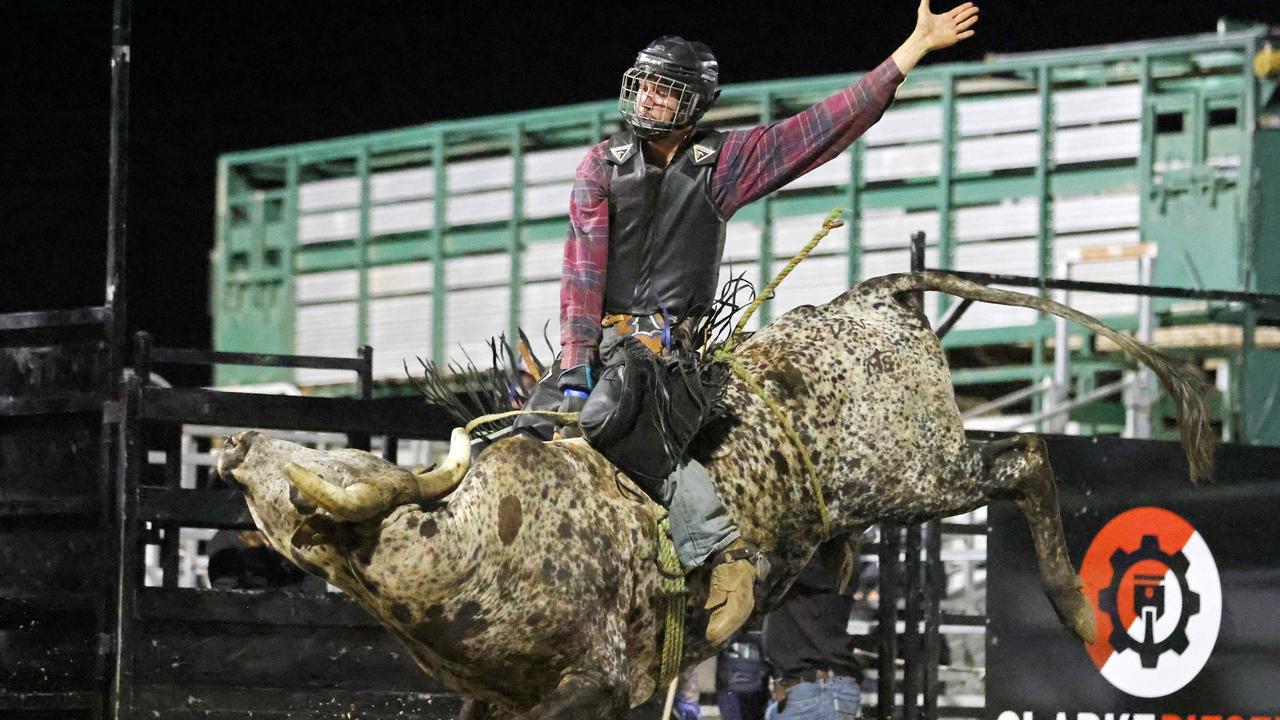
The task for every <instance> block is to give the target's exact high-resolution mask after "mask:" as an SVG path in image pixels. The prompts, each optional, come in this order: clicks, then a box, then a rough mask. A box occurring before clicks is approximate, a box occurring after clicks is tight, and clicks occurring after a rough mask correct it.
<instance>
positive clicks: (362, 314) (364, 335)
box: [352, 145, 372, 351]
mask: <svg viewBox="0 0 1280 720" xmlns="http://www.w3.org/2000/svg"><path fill="white" fill-rule="evenodd" d="M356 177H357V178H359V181H360V231H359V233H358V234H357V235H356V281H357V282H358V283H359V289H358V290H357V295H356V347H357V348H362V347H364V346H365V345H368V344H369V234H370V227H369V215H370V213H371V211H372V207H371V206H372V200H371V195H370V192H369V146H367V145H365V146H363V147H361V148H360V154H359V155H358V156H357V157H356ZM352 350H353V351H354V348H353V349H352Z"/></svg>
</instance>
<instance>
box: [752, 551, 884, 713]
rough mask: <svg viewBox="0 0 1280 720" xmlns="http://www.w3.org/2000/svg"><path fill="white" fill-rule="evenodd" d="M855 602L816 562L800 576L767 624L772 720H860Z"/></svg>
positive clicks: (860, 671) (765, 622)
mask: <svg viewBox="0 0 1280 720" xmlns="http://www.w3.org/2000/svg"><path fill="white" fill-rule="evenodd" d="M852 608H853V600H852V598H851V597H850V596H849V595H843V594H841V593H840V592H838V590H837V587H836V582H835V580H833V579H832V578H831V577H830V575H829V574H828V573H827V572H826V570H825V569H824V568H823V566H822V564H821V563H820V562H819V561H817V560H816V559H815V560H814V561H812V562H810V563H809V565H808V566H807V567H806V568H805V569H804V571H802V572H801V573H800V576H799V577H798V578H796V581H795V583H793V584H792V585H791V589H790V590H789V591H788V592H787V596H786V598H785V600H784V601H783V604H782V607H780V608H778V609H777V610H774V611H773V612H771V613H769V614H768V615H767V616H766V617H765V620H764V643H763V645H764V657H765V660H766V662H768V663H769V667H770V669H771V672H772V675H773V700H774V702H773V703H772V704H771V705H770V706H769V709H768V712H767V714H766V718H767V719H768V720H774V719H775V718H776V719H777V720H834V719H835V718H855V717H857V716H858V711H859V709H860V707H861V704H862V693H861V690H860V689H859V683H860V682H861V678H862V667H861V665H860V663H859V662H858V660H857V658H856V656H855V654H854V638H853V636H851V635H849V634H848V632H847V628H848V624H849V613H850V611H851V610H852Z"/></svg>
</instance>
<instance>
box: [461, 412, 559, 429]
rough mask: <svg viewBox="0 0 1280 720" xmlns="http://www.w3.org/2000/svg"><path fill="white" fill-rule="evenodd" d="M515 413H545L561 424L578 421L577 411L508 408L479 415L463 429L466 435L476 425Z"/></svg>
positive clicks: (512, 415)
mask: <svg viewBox="0 0 1280 720" xmlns="http://www.w3.org/2000/svg"><path fill="white" fill-rule="evenodd" d="M517 415H546V416H547V417H549V418H552V419H553V420H556V421H558V422H560V423H561V424H563V425H568V424H569V423H574V422H577V421H578V415H579V413H562V412H556V411H555V410H508V411H507V412H500V413H492V414H489V415H481V416H480V417H478V418H476V419H474V420H472V421H471V422H469V423H467V426H466V427H465V428H463V429H464V430H466V431H467V434H468V435H470V434H471V431H472V430H475V429H476V428H477V427H479V426H481V425H484V424H485V423H490V422H493V421H495V420H506V419H507V418H509V417H515V416H517Z"/></svg>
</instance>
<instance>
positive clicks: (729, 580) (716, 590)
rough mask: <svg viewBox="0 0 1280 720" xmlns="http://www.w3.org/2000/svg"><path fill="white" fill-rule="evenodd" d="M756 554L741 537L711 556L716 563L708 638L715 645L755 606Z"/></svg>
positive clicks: (733, 630)
mask: <svg viewBox="0 0 1280 720" xmlns="http://www.w3.org/2000/svg"><path fill="white" fill-rule="evenodd" d="M755 554H756V553H755V551H754V550H753V549H751V548H750V547H749V546H748V545H747V541H745V540H743V539H742V538H738V539H737V540H734V541H733V542H732V543H730V544H729V547H727V548H725V549H724V550H723V551H721V552H719V553H716V554H715V555H714V556H713V557H712V562H714V563H716V564H715V566H714V567H712V569H711V593H710V594H709V595H708V596H707V604H706V606H705V607H706V609H708V610H710V611H711V619H710V620H709V621H708V622H707V642H709V643H711V644H712V645H720V644H722V643H723V642H724V641H726V640H728V639H729V638H730V637H731V636H732V635H733V634H734V633H735V632H737V631H738V628H740V627H742V624H743V623H744V622H746V621H747V618H748V617H750V616H751V611H752V610H753V609H754V608H755V599H754V597H753V596H752V595H753V586H754V584H755V581H756V565H755V563H754V562H753V560H754V558H755Z"/></svg>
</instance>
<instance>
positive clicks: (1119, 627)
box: [1080, 507, 1222, 697]
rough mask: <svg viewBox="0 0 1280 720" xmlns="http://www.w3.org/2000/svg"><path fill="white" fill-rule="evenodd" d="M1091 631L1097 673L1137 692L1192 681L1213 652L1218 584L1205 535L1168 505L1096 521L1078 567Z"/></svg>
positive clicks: (1156, 693)
mask: <svg viewBox="0 0 1280 720" xmlns="http://www.w3.org/2000/svg"><path fill="white" fill-rule="evenodd" d="M1080 576H1081V577H1082V578H1083V580H1084V593H1085V597H1086V598H1088V599H1089V601H1090V602H1091V603H1092V604H1093V607H1094V614H1095V620H1096V621H1097V625H1098V637H1097V639H1096V640H1095V641H1094V642H1093V644H1091V645H1089V646H1088V650H1089V656H1090V657H1091V658H1092V659H1093V663H1094V665H1096V666H1097V668H1098V670H1099V672H1101V673H1102V676H1103V677H1105V678H1106V679H1107V681H1108V682H1110V683H1111V684H1112V685H1114V686H1115V687H1117V688H1119V689H1120V690H1122V691H1124V692H1126V693H1128V694H1130V695H1135V696H1137V697H1163V696H1165V695H1169V694H1172V693H1174V692H1176V691H1178V690H1180V689H1181V688H1183V687H1185V686H1186V685H1187V683H1189V682H1191V680H1192V679H1194V678H1195V676H1196V675H1197V674H1199V672H1200V670H1201V669H1202V668H1203V667H1204V664H1205V662H1207V661H1208V659H1209V656H1210V655H1211V654H1212V653H1213V646H1214V644H1215V643H1216V642H1217V639H1218V628H1219V625H1220V623H1221V619H1222V584H1221V582H1220V581H1219V579H1218V568H1217V564H1216V563H1215V562H1214V560H1213V554H1212V553H1211V552H1210V551H1209V546H1208V545H1207V544H1205V541H1204V538H1203V537H1201V536H1200V533H1198V532H1196V529H1195V528H1194V527H1192V525H1191V523H1189V522H1187V521H1186V519H1184V518H1183V517H1181V516H1179V515H1177V514H1175V513H1172V512H1170V511H1168V510H1164V509H1162V508H1156V507H1141V508H1134V509H1133V510H1128V511H1126V512H1124V513H1121V514H1120V515H1117V516H1116V517H1114V518H1112V519H1111V521H1110V522H1108V523H1107V524H1106V526H1105V527H1103V528H1102V530H1101V531H1099V532H1098V534H1097V535H1096V536H1095V537H1094V539H1093V542H1092V543H1091V544H1090V545H1089V550H1088V552H1086V553H1085V557H1084V563H1082V564H1081V567H1080Z"/></svg>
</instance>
